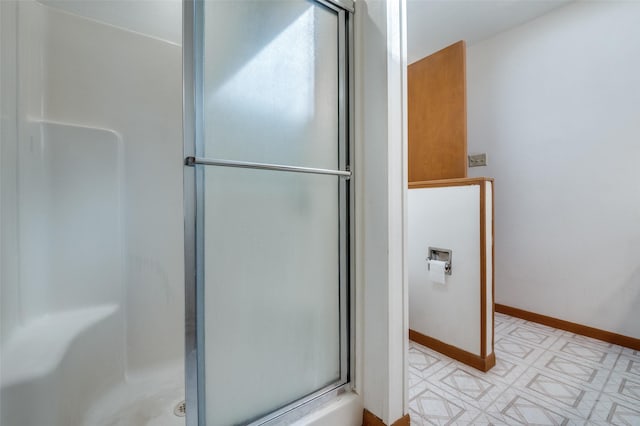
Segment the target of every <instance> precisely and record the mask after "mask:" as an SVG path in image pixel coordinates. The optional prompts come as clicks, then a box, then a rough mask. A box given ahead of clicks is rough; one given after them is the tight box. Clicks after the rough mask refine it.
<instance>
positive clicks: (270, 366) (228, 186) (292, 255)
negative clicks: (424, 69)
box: [187, 0, 351, 426]
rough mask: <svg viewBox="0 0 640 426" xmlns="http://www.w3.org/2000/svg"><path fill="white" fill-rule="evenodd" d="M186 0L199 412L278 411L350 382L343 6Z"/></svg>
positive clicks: (226, 420) (270, 414)
mask: <svg viewBox="0 0 640 426" xmlns="http://www.w3.org/2000/svg"><path fill="white" fill-rule="evenodd" d="M195 4H196V6H195V12H194V25H195V29H196V30H195V32H194V34H195V41H194V46H195V47H194V51H195V56H196V58H197V57H198V49H200V52H201V57H200V58H201V59H200V61H201V62H200V61H199V60H198V59H196V60H194V63H195V71H194V75H195V76H196V77H195V80H196V82H195V88H196V89H195V98H196V99H195V109H196V111H195V116H196V117H197V118H196V120H195V122H196V131H195V138H194V139H195V145H196V147H195V152H194V155H193V156H189V157H188V158H187V164H188V165H190V166H193V168H194V169H195V184H194V186H195V199H196V201H195V205H196V224H195V229H196V230H195V240H196V245H195V252H196V256H195V258H196V259H197V261H196V270H197V278H196V281H197V285H196V291H195V296H194V299H195V301H194V305H195V310H196V315H195V321H196V325H195V328H196V330H197V331H196V336H197V337H196V339H195V345H196V347H197V365H198V368H197V375H198V380H197V381H198V384H197V391H198V393H197V398H196V399H197V403H198V413H197V415H198V418H199V423H198V424H201V425H204V424H206V425H211V426H213V425H216V426H227V425H238V424H249V423H254V422H255V423H256V424H262V423H269V422H272V423H274V424H275V423H277V422H279V421H281V420H282V417H281V416H282V415H291V411H292V410H296V409H297V408H298V407H300V406H302V405H304V404H305V403H307V402H308V401H310V400H312V399H313V398H315V397H317V396H320V395H322V394H324V393H326V392H329V391H333V390H335V389H337V388H339V387H340V386H342V385H344V384H345V383H347V381H348V342H349V340H348V339H349V338H348V289H349V264H348V259H349V190H350V180H349V178H350V175H351V172H350V171H349V149H348V141H349V137H348V134H349V125H348V104H347V101H348V98H349V96H348V93H349V92H348V78H347V77H348V74H347V71H348V54H347V52H348V46H349V43H348V31H349V20H348V19H349V18H348V12H347V11H345V10H344V9H343V7H342V6H341V5H340V4H339V2H331V1H305V0H271V1H269V0H263V1H237V0H236V1H219V0H218V1H215V0H212V1H204V2H195ZM189 392H190V391H189V389H188V390H187V393H188V394H189ZM192 400H193V398H192ZM192 403H193V402H192ZM189 404H190V401H189V397H188V401H187V406H189ZM188 413H189V412H188ZM203 419H206V421H205V420H203Z"/></svg>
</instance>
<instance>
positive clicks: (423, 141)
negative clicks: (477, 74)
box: [407, 41, 467, 182]
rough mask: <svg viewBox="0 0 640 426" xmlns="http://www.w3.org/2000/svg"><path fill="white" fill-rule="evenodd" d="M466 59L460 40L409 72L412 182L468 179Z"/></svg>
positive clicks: (410, 177)
mask: <svg viewBox="0 0 640 426" xmlns="http://www.w3.org/2000/svg"><path fill="white" fill-rule="evenodd" d="M465 57H466V48H465V43H464V41H459V42H457V43H455V44H452V45H451V46H449V47H446V48H444V49H442V50H440V51H438V52H436V53H434V54H432V55H430V56H427V57H426V58H424V59H421V60H419V61H418V62H414V63H413V64H411V65H409V67H408V70H407V84H408V86H407V90H408V126H409V134H408V137H409V182H418V181H426V180H434V179H450V178H464V177H467V95H466V61H465Z"/></svg>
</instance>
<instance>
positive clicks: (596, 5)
mask: <svg viewBox="0 0 640 426" xmlns="http://www.w3.org/2000/svg"><path fill="white" fill-rule="evenodd" d="M639 21H640V3H638V2H576V3H573V4H571V5H569V6H566V7H564V8H561V9H558V10H557V11H554V12H552V13H550V14H548V15H545V16H543V17H541V18H539V19H536V20H534V21H531V22H529V23H528V24H525V25H522V26H520V27H517V28H515V29H513V30H510V31H507V32H504V33H501V34H499V35H497V36H496V37H494V38H491V39H489V40H486V41H484V42H481V43H478V44H476V45H473V46H471V47H469V48H468V52H467V54H468V57H467V73H468V74H467V75H468V77H467V78H468V114H469V117H468V126H469V128H468V134H469V152H470V153H474V152H487V153H488V161H489V166H488V167H486V168H473V169H470V170H469V173H470V174H471V175H485V176H492V177H495V180H496V181H495V193H496V195H495V210H496V211H495V227H496V229H495V237H496V246H495V254H496V259H495V262H496V303H502V304H506V305H509V306H514V307H517V308H521V309H525V310H529V311H533V312H537V313H540V314H545V315H550V316H552V317H557V318H561V319H564V320H568V321H573V322H577V323H580V324H585V325H588V326H592V327H597V328H601V329H605V330H609V331H612V332H616V333H620V334H623V335H628V336H632V337H636V338H639V337H640V257H639V256H638V253H640V186H639V185H638V182H639V181H640V167H638V165H637V158H639V157H640V144H639V143H638V139H639V137H640V120H639V119H638V117H640V103H639V101H638V100H639V99H640V55H638V52H640V27H638V22H639ZM601 262H602V263H601Z"/></svg>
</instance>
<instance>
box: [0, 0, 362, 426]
mask: <svg viewBox="0 0 640 426" xmlns="http://www.w3.org/2000/svg"><path fill="white" fill-rule="evenodd" d="M183 7H184V12H183ZM352 11H353V3H352V2H351V1H350V0H314V1H312V0H262V1H222V0H210V1H195V2H192V1H185V2H184V5H183V2H182V1H180V0H158V1H156V0H149V1H135V0H124V1H116V2H114V1H111V0H94V1H86V0H38V1H36V0H20V1H12V0H6V1H5V0H2V1H0V102H1V105H0V107H1V114H2V120H1V121H0V161H1V168H0V172H1V174H0V190H1V192H0V195H1V197H0V235H1V241H2V245H1V247H0V249H1V251H0V309H1V310H0V320H1V329H0V333H1V334H0V345H1V346H0V402H1V405H0V424H1V425H2V426H76V425H78V426H80V425H82V426H138V425H140V426H142V425H149V426H151V425H154V426H160V425H163V426H165V425H166V426H169V425H175V426H178V425H185V420H186V424H188V425H189V426H192V425H193V426H195V425H231V424H272V425H274V424H281V423H283V422H286V423H290V422H293V421H295V420H296V419H298V418H300V416H301V415H302V414H303V413H308V412H309V410H310V409H312V408H313V407H315V406H318V405H321V404H322V403H323V401H326V400H328V399H330V398H332V397H334V396H335V395H336V394H338V393H340V392H342V391H343V390H344V389H345V388H348V387H349V386H350V380H351V368H352V366H351V365H350V362H349V359H350V356H351V353H352V346H353V341H352V339H350V333H351V328H352V322H351V321H350V315H351V313H350V312H352V308H351V303H352V298H351V292H352V286H351V284H350V283H351V282H352V269H351V268H350V266H349V259H350V257H352V256H353V253H352V244H351V239H350V237H349V235H350V229H351V228H352V226H353V223H352V222H353V219H352V214H351V212H352V210H353V209H352V204H353V196H352V195H351V191H352V188H353V179H350V177H351V170H350V166H351V164H352V161H351V155H352V154H351V153H352V148H351V143H352V140H353V137H352V133H353V128H352V126H351V125H350V124H349V122H350V117H352V111H351V110H350V105H351V104H350V99H351V98H352V90H353V85H352V84H351V81H350V78H349V76H350V72H351V68H352V60H353V59H352V55H351V54H350V50H351V46H352V44H353V43H352V25H353V22H352V15H351V13H352ZM183 15H184V34H185V35H184V47H183V40H182V33H181V31H182V29H183ZM183 95H184V99H183ZM183 127H184V129H183ZM183 131H184V133H183ZM185 296H186V297H185ZM185 307H186V309H185ZM185 318H186V321H185ZM185 347H186V351H185ZM185 354H186V356H185ZM185 372H186V374H185ZM185 384H186V385H185ZM185 398H186V400H187V403H186V412H187V413H186V414H187V415H186V418H185V417H184V412H183V411H181V402H182V401H183V400H185ZM183 408H184V407H183Z"/></svg>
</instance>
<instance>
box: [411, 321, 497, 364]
mask: <svg viewBox="0 0 640 426" xmlns="http://www.w3.org/2000/svg"><path fill="white" fill-rule="evenodd" d="M409 340H413V341H414V342H416V343H420V344H421V345H423V346H426V347H428V348H431V349H433V350H434V351H436V352H440V353H441V354H443V355H446V356H448V357H449V358H453V359H455V360H456V361H460V362H461V363H463V364H467V365H468V366H471V367H473V368H475V369H477V370H480V371H484V372H487V371H489V370H490V369H491V368H492V367H493V366H494V365H496V357H495V355H494V354H493V353H491V354H489V355H488V356H487V357H486V358H482V357H479V356H478V355H475V354H472V353H471V352H467V351H465V350H464V349H460V348H457V347H455V346H452V345H449V344H447V343H444V342H441V341H440V340H438V339H434V338H433V337H429V336H425V335H424V334H422V333H420V332H417V331H415V330H411V329H409Z"/></svg>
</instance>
